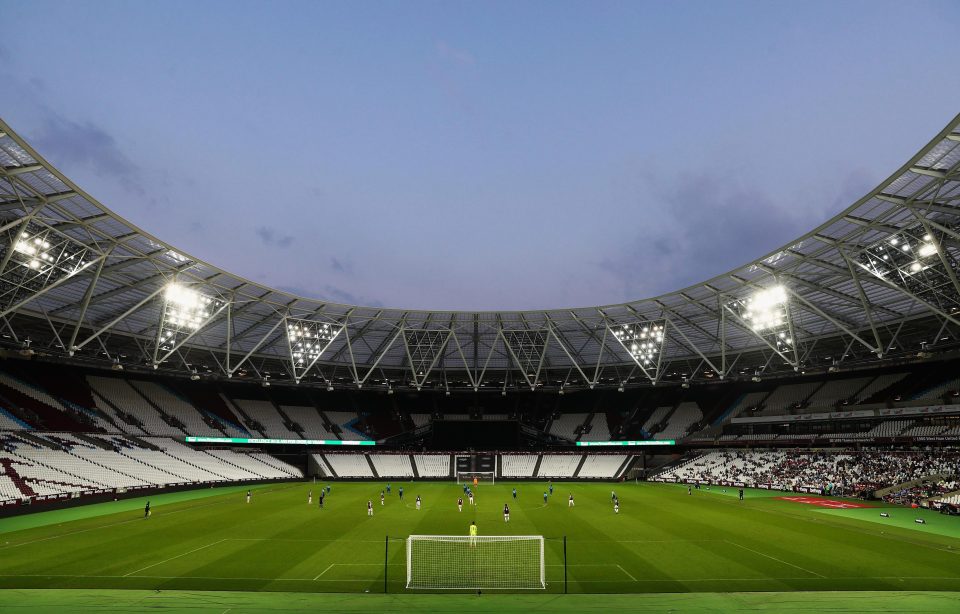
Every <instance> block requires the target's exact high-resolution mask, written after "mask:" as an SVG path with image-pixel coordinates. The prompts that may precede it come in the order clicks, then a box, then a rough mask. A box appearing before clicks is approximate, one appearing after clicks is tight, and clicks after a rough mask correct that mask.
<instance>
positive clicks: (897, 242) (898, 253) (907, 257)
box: [862, 231, 940, 277]
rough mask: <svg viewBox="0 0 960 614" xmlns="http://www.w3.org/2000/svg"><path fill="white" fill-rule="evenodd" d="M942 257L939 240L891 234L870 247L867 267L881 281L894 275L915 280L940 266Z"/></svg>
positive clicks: (911, 233)
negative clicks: (939, 256)
mask: <svg viewBox="0 0 960 614" xmlns="http://www.w3.org/2000/svg"><path fill="white" fill-rule="evenodd" d="M939 253H940V245H939V242H938V240H937V237H934V236H933V235H931V234H929V233H925V234H923V235H920V234H919V232H917V233H914V232H910V231H904V232H899V233H896V234H892V235H890V236H889V237H887V238H886V239H885V240H883V241H880V242H878V243H877V244H875V245H873V246H872V247H870V248H869V249H868V250H867V251H866V258H865V260H866V263H865V264H867V265H868V266H869V268H870V270H871V272H873V273H874V274H875V275H877V276H879V277H885V276H887V275H889V274H890V273H892V272H894V271H898V272H899V273H900V274H902V275H904V276H912V275H917V274H918V273H921V272H922V271H924V270H926V269H928V268H930V267H931V266H934V265H936V264H938V263H939V259H938V258H937V256H938V255H939ZM862 260H863V259H862Z"/></svg>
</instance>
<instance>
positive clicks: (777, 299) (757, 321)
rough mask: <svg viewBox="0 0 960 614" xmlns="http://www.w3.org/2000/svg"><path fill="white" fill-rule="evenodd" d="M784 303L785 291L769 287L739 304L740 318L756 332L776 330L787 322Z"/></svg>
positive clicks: (785, 298)
mask: <svg viewBox="0 0 960 614" xmlns="http://www.w3.org/2000/svg"><path fill="white" fill-rule="evenodd" d="M786 303H787V291H786V289H785V288H784V287H783V286H781V285H776V286H771V287H770V288H767V289H765V290H760V291H758V292H756V293H755V294H754V295H753V296H751V297H749V298H748V299H747V300H746V301H743V302H741V303H740V308H741V311H740V317H741V318H743V320H744V321H745V322H746V323H747V324H748V325H749V326H750V328H751V329H753V330H754V331H756V332H761V331H766V330H771V329H777V328H779V327H781V326H782V325H783V324H785V323H786V321H787V311H786Z"/></svg>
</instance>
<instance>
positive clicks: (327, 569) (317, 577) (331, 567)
mask: <svg viewBox="0 0 960 614" xmlns="http://www.w3.org/2000/svg"><path fill="white" fill-rule="evenodd" d="M334 565H336V563H330V566H329V567H327V568H326V569H324V570H323V571H321V572H320V573H318V574H317V575H316V577H315V578H314V580H317V579H319V578H320V576H322V575H323V574H325V573H327V572H328V571H330V570H331V569H333V566H334Z"/></svg>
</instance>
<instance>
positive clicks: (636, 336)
mask: <svg viewBox="0 0 960 614" xmlns="http://www.w3.org/2000/svg"><path fill="white" fill-rule="evenodd" d="M613 334H614V335H615V336H616V337H617V339H619V340H620V343H622V344H623V347H625V348H627V350H629V352H630V354H631V355H632V356H633V357H634V359H636V360H637V361H638V362H639V363H640V364H642V365H643V366H645V367H647V366H652V365H653V363H654V361H655V360H656V358H657V354H659V353H660V348H661V346H662V345H663V325H662V324H641V323H637V324H627V325H624V326H621V327H620V328H617V329H615V330H614V331H613Z"/></svg>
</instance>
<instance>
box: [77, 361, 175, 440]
mask: <svg viewBox="0 0 960 614" xmlns="http://www.w3.org/2000/svg"><path fill="white" fill-rule="evenodd" d="M87 381H88V382H89V383H90V387H91V388H93V390H94V391H96V392H97V394H99V395H100V396H101V397H103V398H104V399H106V400H107V401H109V403H110V404H112V405H114V406H116V407H117V408H118V409H119V410H120V411H122V412H125V413H128V414H130V415H131V416H133V417H134V418H136V419H137V420H138V421H139V422H140V423H141V424H143V428H144V430H140V429H137V428H135V427H134V428H131V425H129V424H127V423H126V422H125V421H124V420H123V419H122V418H121V417H119V416H117V415H116V413H115V412H112V408H111V410H110V411H111V412H112V413H113V416H114V418H115V420H114V421H115V422H116V423H117V425H118V426H119V427H120V428H122V429H124V430H125V431H126V432H128V433H133V434H141V433H143V432H146V433H149V434H150V435H165V436H168V437H183V436H184V432H183V431H182V430H180V429H178V428H177V427H175V426H171V425H169V424H167V422H166V421H165V420H164V419H163V416H161V415H160V413H159V412H158V411H157V410H156V409H155V408H154V407H153V406H152V405H150V403H149V402H148V401H147V400H146V399H144V398H143V397H142V396H140V393H139V392H137V391H136V390H134V389H133V388H132V387H131V386H130V384H128V383H127V382H126V381H124V380H122V379H119V378H115V377H98V376H95V375H88V376H87ZM94 398H96V397H94ZM97 405H98V407H99V408H100V409H101V410H104V411H107V409H105V408H108V407H109V404H100V403H99V402H98V403H97Z"/></svg>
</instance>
